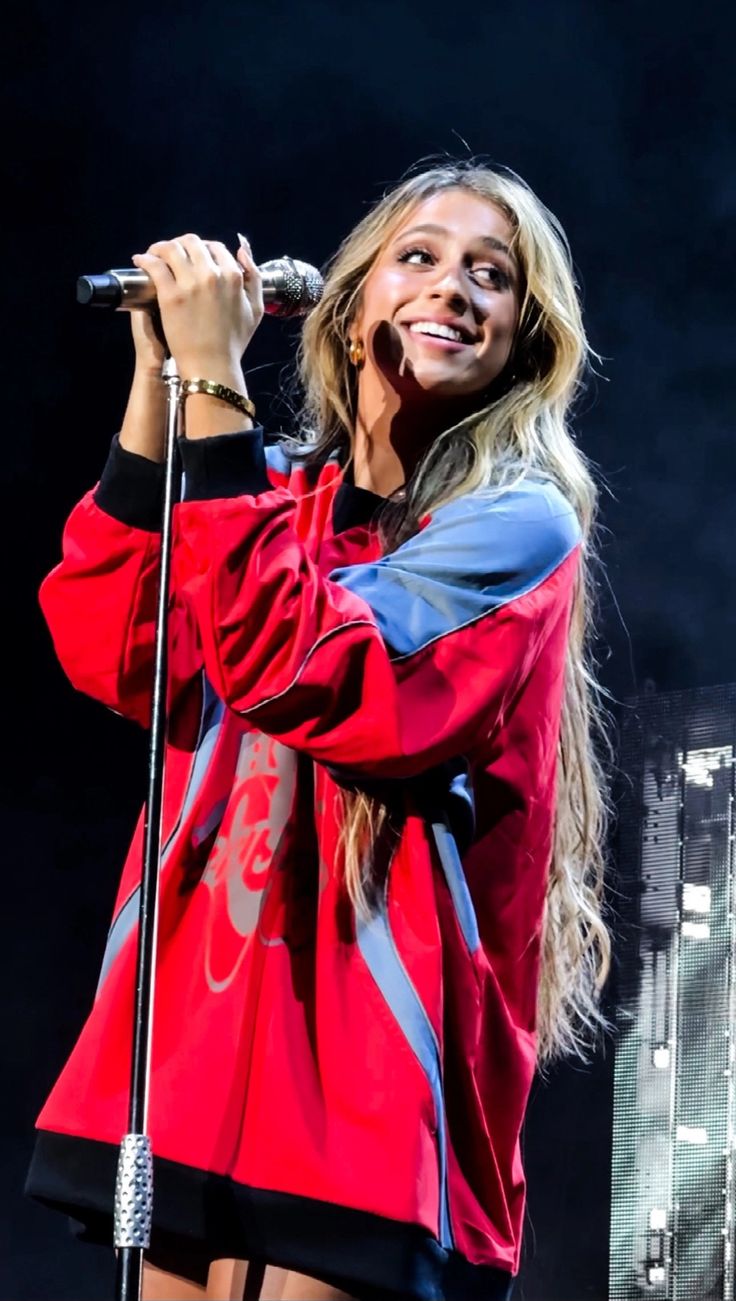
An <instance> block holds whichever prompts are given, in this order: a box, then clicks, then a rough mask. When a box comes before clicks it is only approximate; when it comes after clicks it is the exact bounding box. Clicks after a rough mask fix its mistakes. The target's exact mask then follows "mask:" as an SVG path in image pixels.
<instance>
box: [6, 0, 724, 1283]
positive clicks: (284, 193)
mask: <svg viewBox="0 0 736 1301" xmlns="http://www.w3.org/2000/svg"><path fill="white" fill-rule="evenodd" d="M6 23H7V26H6V29H5V37H6V40H5V59H4V64H3V84H2V94H3V96H4V101H5V113H4V116H3V123H4V128H5V130H4V147H3V160H4V162H5V164H6V172H7V177H6V184H5V186H4V187H3V188H4V196H5V197H4V199H3V214H4V216H5V237H4V240H3V257H4V262H5V267H4V273H5V274H4V276H3V281H4V288H5V291H6V292H5V304H6V306H5V330H4V331H3V334H4V339H3V345H2V347H3V353H4V355H5V361H6V366H5V368H4V377H3V384H2V405H3V413H4V420H3V424H4V439H5V448H6V450H5V455H4V457H3V458H2V470H3V478H4V499H5V508H4V510H3V513H2V514H3V523H4V524H5V525H6V526H7V532H6V538H5V544H4V567H3V595H4V601H3V604H4V608H5V618H4V621H3V622H4V628H5V636H4V639H3V640H4V643H5V645H6V647H7V652H8V661H9V663H8V667H7V669H6V673H5V675H4V681H5V693H4V694H5V717H6V723H5V745H4V753H5V765H4V766H5V769H6V772H5V776H4V783H3V794H2V803H3V815H4V818H3V823H4V829H5V847H6V853H5V873H4V882H5V893H6V905H5V908H4V910H3V930H4V943H3V946H2V953H3V959H4V963H5V979H4V988H5V990H6V998H5V1001H4V1002H5V1005H4V1015H5V1026H4V1030H3V1040H2V1042H3V1046H4V1050H5V1051H4V1053H3V1063H4V1065H3V1072H2V1076H1V1077H0V1078H2V1101H3V1104H4V1105H3V1110H2V1116H3V1124H4V1134H3V1144H4V1146H3V1152H4V1159H3V1163H2V1167H3V1174H4V1179H3V1199H4V1204H5V1213H4V1215H3V1216H2V1219H1V1223H2V1232H3V1234H4V1235H7V1241H6V1242H5V1243H4V1244H2V1252H1V1254H0V1296H2V1297H19V1298H20V1297H22V1298H42V1297H50V1298H51V1297H54V1298H56V1297H58V1298H66V1297H68V1298H72V1297H75V1298H84V1297H88V1298H93V1297H94V1298H101V1297H106V1296H110V1295H111V1294H112V1281H111V1278H112V1275H111V1269H110V1262H109V1259H108V1256H107V1253H106V1252H104V1251H103V1250H102V1249H93V1248H87V1247H81V1246H78V1245H77V1244H75V1243H73V1242H72V1241H71V1240H70V1238H69V1236H68V1234H67V1230H66V1228H65V1225H64V1222H63V1221H62V1220H61V1218H60V1217H58V1216H54V1215H52V1214H50V1213H48V1212H46V1211H44V1210H42V1209H40V1208H37V1207H35V1206H33V1205H32V1204H30V1203H28V1202H26V1201H24V1199H23V1198H22V1194H21V1188H22V1181H23V1177H24V1172H25V1166H26V1163H27V1160H28V1154H29V1150H30V1145H31V1141H32V1126H33V1120H34V1117H35V1115H36V1113H37V1111H38V1108H39V1106H40V1103H41V1102H42V1100H43V1097H44V1094H45V1091H46V1090H47V1088H48V1086H49V1085H50V1083H51V1081H52V1079H53V1078H54V1076H55V1074H56V1072H57V1071H58V1069H59V1067H60V1065H61V1063H62V1061H63V1059H64V1057H65V1054H66V1052H67V1051H68V1049H69V1048H70V1046H71V1044H72V1041H73V1038H74V1035H75V1033H76V1031H77V1030H78V1028H79V1026H80V1024H81V1020H82V1018H83V1016H84V1015H85V1011H86V1008H87V1006H88V1004H89V1001H90V998H91V995H92V992H93V989H94V983H95V977H96V972H97V967H98V964H99V960H100V955H101V951H102V946H103V941H104V932H105V928H106V924H107V921H108V917H109V912H110V908H111V905H112V899H113V893H114V888H115V882H116V876H117V871H118V868H119V865H120V862H121V859H122V855H123V852H124V849H125V846H126V843H127V838H128V835H129V833H130V830H131V827H132V823H133V819H134V815H135V812H136V809H137V806H138V804H139V801H140V799H141V796H142V792H143V785H144V773H145V740H144V738H143V737H142V736H140V735H139V734H138V733H137V732H136V731H135V729H134V728H133V727H132V725H129V724H127V723H125V722H123V721H121V720H120V719H118V718H116V717H114V716H113V715H111V714H109V713H107V712H106V711H105V710H103V709H102V708H100V707H99V706H96V705H95V704H93V703H92V702H90V701H87V700H85V699H83V698H81V697H79V696H76V695H75V694H74V693H73V691H72V690H71V688H70V687H69V686H68V684H67V683H66V682H65V680H64V679H63V676H62V674H61V671H60V669H59V668H58V666H57V665H56V663H55V660H54V658H53V655H52V652H51V648H50V644H49V640H48V637H47V634H46V632H45V629H44V627H43V625H42V621H41V619H40V615H39V613H38V609H37V603H36V590H37V587H38V583H39V581H40V579H41V577H42V576H43V574H44V573H45V572H46V570H47V569H48V568H49V567H50V566H51V565H52V564H53V563H54V562H55V560H56V558H57V555H58V550H59V538H60V531H61V527H62V523H63V520H64V517H65V515H66V513H67V512H68V510H69V508H70V507H71V505H72V504H73V502H74V501H75V500H76V499H77V497H78V496H79V495H81V493H82V492H83V491H84V490H85V489H86V488H87V487H89V486H90V484H91V483H92V482H94V480H95V479H96V477H97V475H98V473H99V470H100V468H101V466H102V463H103V461H104V457H105V453H106V448H107V445H108V442H109V439H110V437H111V435H112V433H113V432H114V430H115V428H116V426H117V424H118V422H119V419H120V416H121V413H122V408H123V403H124V395H125V390H126V383H127V379H128V375H129V369H130V361H131V349H130V344H129V341H128V326H127V321H126V319H125V318H124V317H123V316H116V317H112V318H110V317H100V316H97V315H95V314H94V313H85V312H84V311H83V310H82V309H81V308H79V307H77V306H76V304H75V301H74V284H75V280H76V277H77V275H79V274H80V273H82V272H94V271H101V270H105V269H106V268H108V267H109V266H114V265H126V264H128V263H129V259H130V256H131V254H132V253H134V252H136V251H138V250H140V249H142V248H144V247H145V246H146V245H147V244H148V243H150V242H151V240H152V239H154V238H158V237H165V236H169V235H173V234H176V233H179V232H181V231H183V230H189V229H191V230H195V231H198V232H199V233H201V234H203V235H205V236H206V237H210V238H220V239H223V240H225V241H227V242H228V243H229V244H230V245H231V246H232V247H234V245H235V231H236V229H241V230H244V231H245V233H246V234H247V235H248V236H249V238H250V240H251V242H252V245H253V248H254V252H255V256H256V260H259V261H264V260H266V259H267V258H269V257H272V256H276V255H278V254H281V253H283V252H289V253H291V254H292V255H293V256H296V257H302V258H304V259H305V260H308V261H312V262H315V263H317V264H319V263H321V262H322V261H323V260H324V259H325V258H326V257H327V256H328V254H329V253H330V252H331V251H332V250H333V249H334V247H335V246H336V244H337V242H338V241H339V240H340V239H341V238H342V236H343V235H344V233H345V232H346V231H347V230H348V229H349V228H350V226H351V225H352V224H353V223H354V222H355V220H356V219H357V218H358V217H359V216H360V215H361V214H362V213H363V212H364V211H365V208H366V205H367V204H369V203H370V202H372V201H373V200H374V199H375V198H377V197H378V195H379V194H380V192H381V191H382V189H383V188H384V187H385V186H386V185H387V184H388V183H390V182H392V181H394V180H395V179H397V178H398V176H399V175H400V174H401V173H402V172H403V171H404V170H405V168H407V167H408V166H409V165H410V164H411V163H413V162H415V161H416V160H417V159H419V158H422V157H425V156H428V155H434V154H437V153H450V154H460V155H464V154H466V153H467V151H468V150H470V151H471V152H474V153H480V154H484V155H486V156H487V157H489V158H490V159H492V160H494V161H497V162H500V163H505V164H507V165H510V166H512V167H513V168H515V169H516V170H517V171H519V172H520V173H521V174H522V175H523V176H524V177H525V178H526V179H527V180H528V181H529V182H530V183H531V184H532V185H533V186H534V187H535V189H536V190H537V191H538V193H539V194H540V195H541V196H542V198H543V199H544V200H545V201H546V202H547V203H548V204H549V205H550V207H551V208H552V209H553V210H554V211H556V212H557V214H558V215H559V216H560V218H561V219H562V221H563V223H564V225H565V227H566V229H567V231H568V234H569V236H570V240H571V243H572V247H573V251H574V254H575V259H576V264H577V266H578V269H579V274H580V278H581V282H582V285H583V289H584V299H585V310H586V318H587V323H588V328H589V332H590V335H591V338H592V342H593V345H594V347H595V348H596V349H597V350H598V351H599V352H600V353H601V354H602V355H603V357H604V362H603V364H602V366H601V367H600V370H601V372H602V378H599V379H598V380H596V382H595V384H594V385H593V386H592V387H591V389H590V390H589V393H588V396H587V398H586V399H585V401H584V402H583V404H582V406H581V409H580V413H579V417H578V421H577V427H578V430H579V435H580V439H581V442H582V444H583V446H584V447H585V449H586V450H587V452H588V453H589V455H590V456H591V457H592V458H593V460H594V461H595V462H596V464H597V465H598V466H599V467H600V471H601V475H602V476H603V478H604V480H605V488H604V495H603V513H602V520H603V526H604V529H603V535H602V544H603V557H604V561H605V566H606V575H607V576H606V578H605V579H602V588H601V598H602V623H601V634H602V636H601V656H602V659H603V665H602V675H603V680H604V682H605V685H606V686H607V687H608V688H609V689H610V690H611V691H612V692H613V694H614V697H615V698H616V699H617V700H618V701H620V700H622V699H625V698H626V697H628V696H630V695H631V694H633V693H635V692H637V691H639V690H641V689H642V688H643V687H644V686H645V684H647V683H654V684H655V685H656V687H657V688H659V689H669V688H678V687H684V686H695V685H701V684H709V683H715V682H719V681H730V680H732V679H733V678H734V677H736V670H735V669H734V665H733V649H732V648H733V646H734V633H735V632H736V616H735V614H734V601H733V596H732V594H733V592H734V578H736V573H735V572H734V571H735V570H736V558H735V556H734V545H733V529H732V525H731V521H732V518H733V498H734V483H735V476H734V469H735V466H734V461H735V459H736V458H735V457H734V450H733V443H734V403H733V387H732V378H731V365H730V363H731V359H732V354H733V329H732V321H731V318H732V300H733V296H734V279H733V275H732V270H733V267H732V263H733V259H732V249H733V242H734V219H735V218H736V169H735V168H734V156H733V149H732V145H733V132H734V125H735V121H734V119H735V117H736V115H735V114H734V98H733V85H734V68H733V60H732V48H733V39H734V35H736V32H735V30H734V28H735V27H736V23H735V22H734V18H733V11H732V8H731V6H729V5H726V4H725V3H722V4H720V5H707V4H701V5H698V6H692V5H691V4H690V3H688V2H686V0H674V3H672V2H671V3H663V0H649V3H647V4H646V5H645V4H627V3H617V2H616V0H539V3H534V2H533V0H517V3H516V4H514V5H500V4H492V3H491V4H489V3H488V0H486V2H485V3H483V4H480V3H479V4H478V5H477V6H472V5H466V4H461V5H457V4H442V5H441V4H437V3H435V2H434V0H426V2H425V3H408V2H407V0H376V2H374V3H365V0H364V3H362V4H357V3H356V4H354V5H350V6H346V5H342V4H340V3H338V2H337V0H322V2H321V3H313V4H309V3H305V4H302V3H298V0H271V3H269V4H268V5H262V6H256V5H254V4H248V3H235V2H234V0H232V2H231V3H225V0H211V3H210V4H209V5H207V6H204V5H202V6H195V5H191V4H188V3H181V4H179V5H172V4H166V3H160V4H157V5H154V4H151V5H150V6H148V7H146V6H144V5H140V4H137V3H135V0H134V2H133V3H132V4H131V5H129V6H128V7H127V8H126V9H123V8H122V7H120V6H117V5H111V4H107V3H101V4H97V5H94V6H93V5H92V4H90V5H89V6H84V5H71V6H66V7H61V6H57V5H52V4H50V3H26V4H24V5H20V6H18V8H17V9H16V10H15V11H8V17H7V19H6ZM729 262H730V263H731V265H730V266H729V265H728V264H729ZM293 339H294V329H293V327H284V326H283V325H279V324H277V323H275V322H272V321H266V322H265V323H264V326H263V328H262V329H261V331H260V332H259V336H258V337H257V339H256V342H255V343H254V345H253V348H252V350H251V352H250V353H249V365H250V366H251V369H252V375H251V380H250V386H251V390H252V392H253V394H254V396H255V398H256V400H257V401H258V404H259V408H260V410H264V409H266V408H267V407H268V404H269V402H271V401H273V400H274V399H275V397H276V394H277V393H278V390H279V385H280V382H281V374H282V368H283V366H284V365H285V363H287V362H288V359H289V357H290V355H291V351H292V349H293ZM279 419H280V417H279V410H278V405H277V404H275V405H274V406H273V407H272V414H271V417H270V418H269V422H268V423H269V427H270V428H271V429H276V428H278V424H279ZM612 994H615V987H612ZM612 1059H613V1054H612V1051H611V1049H610V1048H609V1049H608V1050H607V1052H606V1053H605V1054H604V1053H600V1054H598V1056H597V1057H596V1059H595V1061H594V1062H593V1064H592V1065H591V1066H590V1067H587V1068H582V1067H579V1066H573V1065H569V1064H568V1065H565V1066H563V1067H560V1068H559V1069H558V1070H556V1071H555V1072H554V1073H553V1074H552V1076H551V1077H550V1079H549V1080H548V1081H547V1082H545V1083H540V1084H539V1085H538V1086H537V1087H536V1088H535V1092H534V1097H533V1102H532V1107H531V1111H530V1118H529V1122H528V1126H527V1131H526V1159H527V1167H528V1173H529V1180H530V1201H529V1206H530V1210H529V1217H528V1222H527V1233H526V1242H525V1249H524V1263H523V1271H522V1276H521V1283H520V1287H519V1296H520V1297H523V1298H525V1299H526V1301H576V1299H577V1298H595V1299H596V1301H602V1299H603V1297H604V1296H605V1294H606V1273H607V1228H608V1224H607V1217H608V1203H609V1187H608V1183H609V1175H608V1171H609V1159H610V1128H611V1125H610V1113H611V1071H612Z"/></svg>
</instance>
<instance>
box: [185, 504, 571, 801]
mask: <svg viewBox="0 0 736 1301" xmlns="http://www.w3.org/2000/svg"><path fill="white" fill-rule="evenodd" d="M471 507H472V509H473V510H474V511H475V515H476V516H477V515H478V513H479V511H480V514H481V516H482V511H483V505H482V503H481V505H480V506H479V507H476V506H475V505H474V504H473V503H471ZM294 508H295V507H294V501H293V498H291V496H290V495H289V494H288V493H287V492H285V491H283V490H278V489H277V490H271V491H267V492H263V493H260V494H259V495H258V496H240V497H235V498H231V499H219V500H213V501H187V502H184V503H182V504H181V505H179V506H178V507H177V512H178V515H179V528H180V534H179V536H180V545H181V547H182V551H183V553H184V557H185V558H184V559H183V561H182V564H183V568H184V569H185V570H187V571H188V572H187V575H186V583H187V590H188V595H189V597H190V598H191V600H192V604H193V608H194V611H195V614H196V618H197V622H198V626H199V632H200V637H201V641H202V649H203V656H204V664H205V671H206V673H207V676H208V677H209V679H210V681H211V682H212V684H213V686H214V688H215V690H216V691H217V693H218V694H219V695H220V696H221V697H222V699H223V700H224V701H225V702H226V704H227V705H229V706H230V707H231V708H232V709H234V710H236V711H237V712H239V713H242V714H244V715H246V717H247V718H248V720H249V721H250V722H251V723H252V724H253V725H254V726H256V727H258V728H260V729H261V730H262V731H264V732H265V733H267V734H269V735H272V736H274V737H277V738H278V739H279V740H281V741H282V742H284V743H285V744H286V745H288V746H291V747H293V748H294V749H297V750H302V751H306V752H308V753H309V754H310V755H311V756H312V757H313V758H314V759H316V760H319V761H321V762H324V763H327V764H332V765H335V766H338V767H343V768H345V769H347V770H348V771H349V772H350V773H351V774H352V773H354V774H356V775H359V774H362V775H366V776H367V775H378V776H385V777H406V776H411V775H413V774H415V773H417V772H421V771H423V770H425V769H426V768H429V767H432V766H434V765H435V764H437V763H440V762H442V761H444V760H445V759H448V758H450V757H452V756H453V755H457V754H460V753H467V752H468V751H469V750H472V749H474V748H475V746H476V745H478V744H479V743H481V742H482V741H483V740H484V739H485V738H487V737H488V736H489V735H490V734H491V733H492V732H493V730H494V728H495V727H496V724H497V722H498V721H499V717H500V716H501V715H502V713H503V710H504V707H505V704H506V702H507V701H508V700H509V699H510V698H511V697H512V696H513V694H514V692H515V691H516V690H517V688H518V685H519V683H520V682H521V681H522V680H523V678H524V675H525V674H527V673H528V671H529V669H530V668H531V666H532V664H533V663H534V661H535V659H536V657H537V655H538V654H539V652H540V648H541V646H542V645H543V643H544V641H545V640H546V636H547V633H548V631H549V630H550V628H551V627H552V626H553V625H554V624H555V623H556V622H557V621H558V620H559V619H561V618H562V619H567V617H568V612H569V604H570V599H571V592H572V586H573V581H574V572H575V568H576V559H575V555H574V552H575V551H576V550H577V548H576V547H571V546H569V545H567V544H566V545H567V549H566V551H565V553H564V554H563V555H560V558H559V563H556V564H555V565H554V566H553V567H552V569H551V571H550V572H549V573H547V574H545V575H544V576H543V577H541V578H540V580H539V582H538V583H534V584H528V590H526V591H524V592H522V594H521V595H520V596H518V597H516V599H513V600H495V599H494V587H493V583H494V578H493V575H492V573H491V572H490V571H491V570H492V563H491V560H492V558H491V557H488V558H487V561H488V567H489V575H488V583H487V585H486V587H484V588H483V591H484V592H485V591H486V590H487V591H488V592H489V600H488V610H487V613H485V614H483V615H482V617H480V618H474V619H473V620H472V621H470V622H469V623H465V624H461V625H460V626H453V623H452V618H450V620H449V622H448V624H447V628H446V630H445V631H444V632H443V633H442V635H439V636H434V637H433V638H432V639H431V640H430V641H429V642H428V643H427V644H425V645H422V646H420V647H419V648H418V649H416V650H415V651H413V653H411V654H408V655H407V654H404V655H401V656H393V657H392V653H391V651H390V648H389V646H388V645H387V644H386V642H385V641H384V639H383V637H382V635H381V631H380V629H379V626H378V622H377V619H376V616H375V613H374V609H373V608H372V606H371V605H370V604H369V603H368V602H367V601H366V600H364V599H363V598H362V597H361V596H358V595H357V594H356V593H355V592H352V591H351V590H349V587H346V586H343V585H341V584H340V583H338V582H335V581H332V580H331V579H329V578H326V577H324V576H323V575H322V574H321V573H320V572H319V570H318V569H317V567H316V565H315V564H314V563H313V562H312V560H311V559H310V557H309V556H308V554H307V553H306V551H305V549H304V546H303V545H302V543H301V542H300V540H299V538H298V537H297V536H296V534H295V532H294V529H293V516H294ZM447 509H448V511H450V515H451V514H452V512H451V510H450V508H449V507H448V508H447ZM490 509H493V507H491V508H490ZM432 528H433V522H432V523H430V525H429V526H428V529H427V530H426V540H427V543H428V544H429V547H430V551H432V550H434V551H436V552H437V553H438V554H439V556H440V558H442V547H443V526H442V524H441V522H440V519H439V513H438V516H437V525H436V534H437V536H436V538H435V537H434V536H432V535H431V534H430V529H432ZM421 536H422V538H424V537H425V533H424V532H423V533H422V535H421ZM555 540H557V539H555ZM409 545H410V544H407V555H409V554H410V551H409ZM423 549H424V550H425V551H426V549H427V548H426V545H425V546H424V548H423ZM414 550H416V546H415V547H414ZM400 551H401V548H400V549H399V551H397V552H396V553H394V556H399V552H400ZM438 572H440V573H441V572H444V571H443V570H442V568H441V567H440V570H439V571H438ZM378 573H379V578H380V577H381V573H382V574H383V577H384V578H385V580H386V581H388V580H389V578H390V577H391V574H390V573H389V566H388V565H386V566H385V568H384V570H383V571H381V570H380V566H379V570H378ZM503 578H504V581H505V580H506V578H507V575H505V574H504V575H503ZM410 581H411V574H409V582H410ZM434 586H435V587H436V586H439V587H440V588H441V587H442V583H441V581H438V582H435V583H434ZM454 590H456V589H455V587H453V585H452V584H450V585H449V588H448V591H449V594H450V597H449V599H450V600H451V596H452V592H453V591H454ZM446 595H447V594H446V593H442V592H441V593H440V605H441V604H442V602H443V600H444V598H445V596H446ZM392 599H393V598H392ZM402 599H403V598H402V593H401V592H399V594H398V600H399V601H401V600H402ZM445 604H447V602H446V601H445ZM404 606H405V618H406V620H407V621H410V620H411V618H412V601H411V597H410V587H409V588H407V599H406V601H405V602H404Z"/></svg>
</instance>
